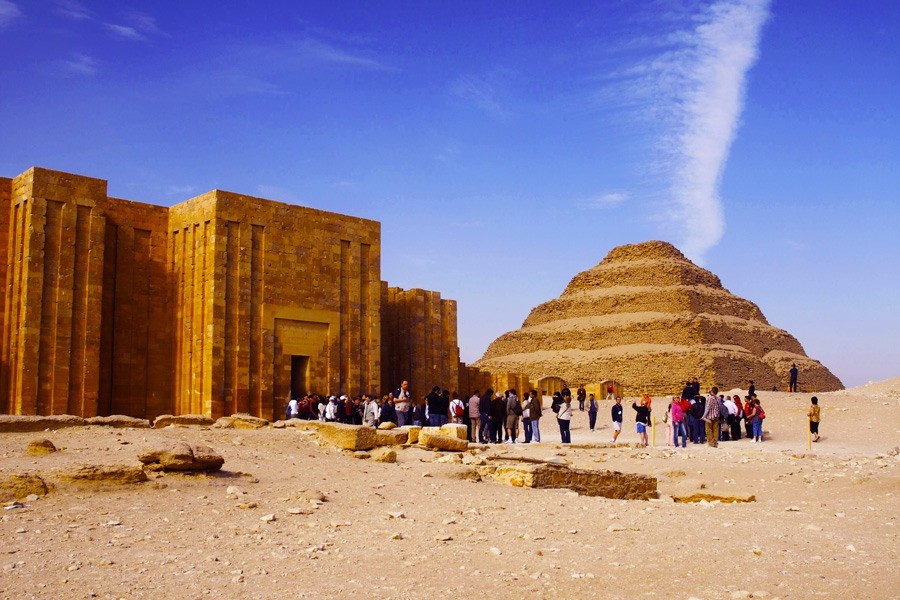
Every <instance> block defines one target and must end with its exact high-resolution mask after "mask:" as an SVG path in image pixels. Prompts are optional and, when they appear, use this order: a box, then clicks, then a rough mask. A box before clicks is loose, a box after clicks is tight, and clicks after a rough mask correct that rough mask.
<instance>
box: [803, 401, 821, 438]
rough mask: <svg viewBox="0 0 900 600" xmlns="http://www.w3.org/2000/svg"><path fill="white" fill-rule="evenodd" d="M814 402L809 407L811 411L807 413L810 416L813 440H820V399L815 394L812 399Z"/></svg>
mask: <svg viewBox="0 0 900 600" xmlns="http://www.w3.org/2000/svg"><path fill="white" fill-rule="evenodd" d="M810 402H812V404H811V405H810V407H809V412H808V413H806V416H807V417H809V432H810V433H811V434H812V435H813V436H814V437H813V441H814V442H818V441H819V420H820V414H821V413H820V411H819V399H818V398H816V397H815V396H813V397H812V400H810Z"/></svg>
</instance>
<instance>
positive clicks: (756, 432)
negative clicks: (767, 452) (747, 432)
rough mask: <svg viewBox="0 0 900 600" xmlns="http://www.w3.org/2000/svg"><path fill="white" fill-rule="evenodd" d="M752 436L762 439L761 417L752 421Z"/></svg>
mask: <svg viewBox="0 0 900 600" xmlns="http://www.w3.org/2000/svg"><path fill="white" fill-rule="evenodd" d="M753 437H755V438H759V439H762V419H756V420H754V421H753Z"/></svg>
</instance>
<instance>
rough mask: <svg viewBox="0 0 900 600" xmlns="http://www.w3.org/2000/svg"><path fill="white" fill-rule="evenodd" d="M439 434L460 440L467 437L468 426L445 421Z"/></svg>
mask: <svg viewBox="0 0 900 600" xmlns="http://www.w3.org/2000/svg"><path fill="white" fill-rule="evenodd" d="M441 434H443V435H449V436H450V437H455V438H457V439H460V440H468V439H469V428H468V427H466V426H465V425H462V424H460V423H446V424H445V425H441Z"/></svg>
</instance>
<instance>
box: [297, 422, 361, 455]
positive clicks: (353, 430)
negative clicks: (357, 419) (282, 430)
mask: <svg viewBox="0 0 900 600" xmlns="http://www.w3.org/2000/svg"><path fill="white" fill-rule="evenodd" d="M293 420H296V419H293ZM375 431H376V430H375V428H374V427H366V426H365V425H346V424H344V423H321V424H320V426H319V427H318V432H319V437H320V438H321V439H322V440H323V441H325V442H327V443H329V444H331V445H333V446H337V447H338V448H340V449H341V450H371V449H372V448H374V447H375V441H376V437H375Z"/></svg>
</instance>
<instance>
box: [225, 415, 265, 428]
mask: <svg viewBox="0 0 900 600" xmlns="http://www.w3.org/2000/svg"><path fill="white" fill-rule="evenodd" d="M268 425H269V422H268V421H266V420H265V419H260V418H259V417H254V416H252V415H248V414H247V413H236V414H233V415H231V416H230V417H220V418H219V419H218V420H217V421H216V422H215V424H213V427H216V428H219V429H262V428H263V427H267V426H268Z"/></svg>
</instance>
